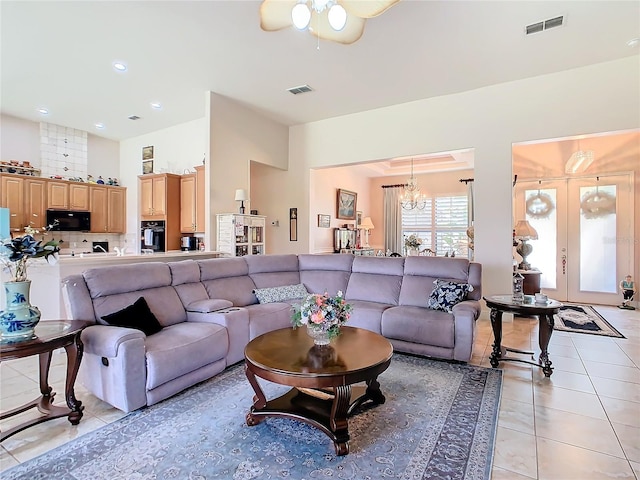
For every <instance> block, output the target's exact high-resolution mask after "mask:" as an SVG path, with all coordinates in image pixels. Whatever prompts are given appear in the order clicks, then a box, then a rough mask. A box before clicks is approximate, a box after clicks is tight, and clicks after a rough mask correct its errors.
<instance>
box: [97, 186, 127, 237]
mask: <svg viewBox="0 0 640 480" xmlns="http://www.w3.org/2000/svg"><path fill="white" fill-rule="evenodd" d="M89 196H90V205H91V232H93V233H124V232H125V230H126V217H127V210H126V209H127V206H126V196H127V189H126V188H124V187H104V186H99V185H91V187H90V188H89Z"/></svg>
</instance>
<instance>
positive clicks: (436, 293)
mask: <svg viewBox="0 0 640 480" xmlns="http://www.w3.org/2000/svg"><path fill="white" fill-rule="evenodd" d="M433 285H434V286H433V291H432V292H431V295H429V300H428V301H427V306H428V307H429V308H431V309H433V310H442V311H443V312H447V313H451V311H452V309H453V307H454V305H456V304H458V303H460V302H461V301H463V300H464V299H466V298H467V293H469V292H472V291H473V285H470V284H468V283H456V282H449V281H447V280H440V279H438V280H434V281H433Z"/></svg>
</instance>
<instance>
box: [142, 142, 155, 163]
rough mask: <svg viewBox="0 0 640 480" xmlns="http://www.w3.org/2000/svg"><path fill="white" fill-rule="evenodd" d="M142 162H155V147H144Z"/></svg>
mask: <svg viewBox="0 0 640 480" xmlns="http://www.w3.org/2000/svg"><path fill="white" fill-rule="evenodd" d="M142 160H153V145H149V146H148V147H142Z"/></svg>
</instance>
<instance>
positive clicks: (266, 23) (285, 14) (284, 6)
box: [260, 0, 298, 32]
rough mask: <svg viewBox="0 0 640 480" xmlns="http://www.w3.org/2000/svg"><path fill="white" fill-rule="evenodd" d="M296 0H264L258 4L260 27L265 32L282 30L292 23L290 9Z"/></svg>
mask: <svg viewBox="0 0 640 480" xmlns="http://www.w3.org/2000/svg"><path fill="white" fill-rule="evenodd" d="M296 3H298V2H297V1H296V0H264V1H263V2H262V4H260V27H261V28H262V30H264V31H267V32H273V31H276V30H282V29H283V28H287V27H290V26H292V25H293V20H291V9H293V7H294V5H295V4H296Z"/></svg>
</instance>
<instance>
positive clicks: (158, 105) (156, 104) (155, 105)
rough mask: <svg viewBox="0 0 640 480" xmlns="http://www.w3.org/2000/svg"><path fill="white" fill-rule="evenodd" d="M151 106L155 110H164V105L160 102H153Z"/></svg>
mask: <svg viewBox="0 0 640 480" xmlns="http://www.w3.org/2000/svg"><path fill="white" fill-rule="evenodd" d="M150 105H151V108H153V109H154V110H162V104H161V103H160V102H151V104H150Z"/></svg>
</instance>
